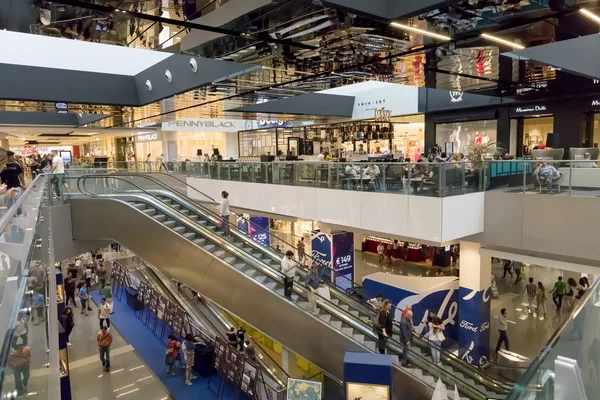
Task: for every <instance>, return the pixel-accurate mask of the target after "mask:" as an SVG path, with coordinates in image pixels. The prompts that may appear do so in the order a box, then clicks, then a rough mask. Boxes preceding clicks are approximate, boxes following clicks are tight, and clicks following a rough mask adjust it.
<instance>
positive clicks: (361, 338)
mask: <svg viewBox="0 0 600 400" xmlns="http://www.w3.org/2000/svg"><path fill="white" fill-rule="evenodd" d="M352 339H354V340H356V341H357V342H358V343H361V344H362V343H363V342H364V341H365V335H363V334H361V333H355V334H353V335H352Z"/></svg>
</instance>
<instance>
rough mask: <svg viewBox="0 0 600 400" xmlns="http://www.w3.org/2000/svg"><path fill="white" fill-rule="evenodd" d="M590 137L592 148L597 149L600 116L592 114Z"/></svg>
mask: <svg viewBox="0 0 600 400" xmlns="http://www.w3.org/2000/svg"><path fill="white" fill-rule="evenodd" d="M592 135H593V136H592V146H593V147H598V146H599V143H600V114H594V125H593V131H592Z"/></svg>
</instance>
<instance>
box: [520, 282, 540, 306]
mask: <svg viewBox="0 0 600 400" xmlns="http://www.w3.org/2000/svg"><path fill="white" fill-rule="evenodd" d="M523 293H527V304H528V309H527V312H528V313H530V314H533V301H534V300H535V298H536V295H537V289H536V287H535V283H533V278H529V283H528V284H527V286H525V290H524V291H523Z"/></svg>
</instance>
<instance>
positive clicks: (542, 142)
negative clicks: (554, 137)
mask: <svg viewBox="0 0 600 400" xmlns="http://www.w3.org/2000/svg"><path fill="white" fill-rule="evenodd" d="M553 107H554V106H553V104H552V103H548V102H544V103H541V102H540V103H534V104H525V105H518V106H513V107H511V109H510V118H511V121H510V126H511V142H513V140H514V143H516V153H513V154H516V155H517V156H519V157H521V156H524V157H529V156H530V155H531V150H534V149H538V148H540V147H541V148H545V147H546V146H548V147H557V146H556V145H555V144H554V143H549V142H548V134H549V133H552V132H554V116H553V114H552V108H553Z"/></svg>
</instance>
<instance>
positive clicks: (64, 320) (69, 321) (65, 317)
mask: <svg viewBox="0 0 600 400" xmlns="http://www.w3.org/2000/svg"><path fill="white" fill-rule="evenodd" d="M60 319H61V321H60V322H61V324H62V327H63V329H64V330H65V334H66V335H67V346H69V347H71V340H70V338H69V336H71V332H72V331H73V328H74V327H75V322H74V321H73V309H72V308H71V307H66V308H65V310H64V311H63V313H62V315H61V317H60Z"/></svg>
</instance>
